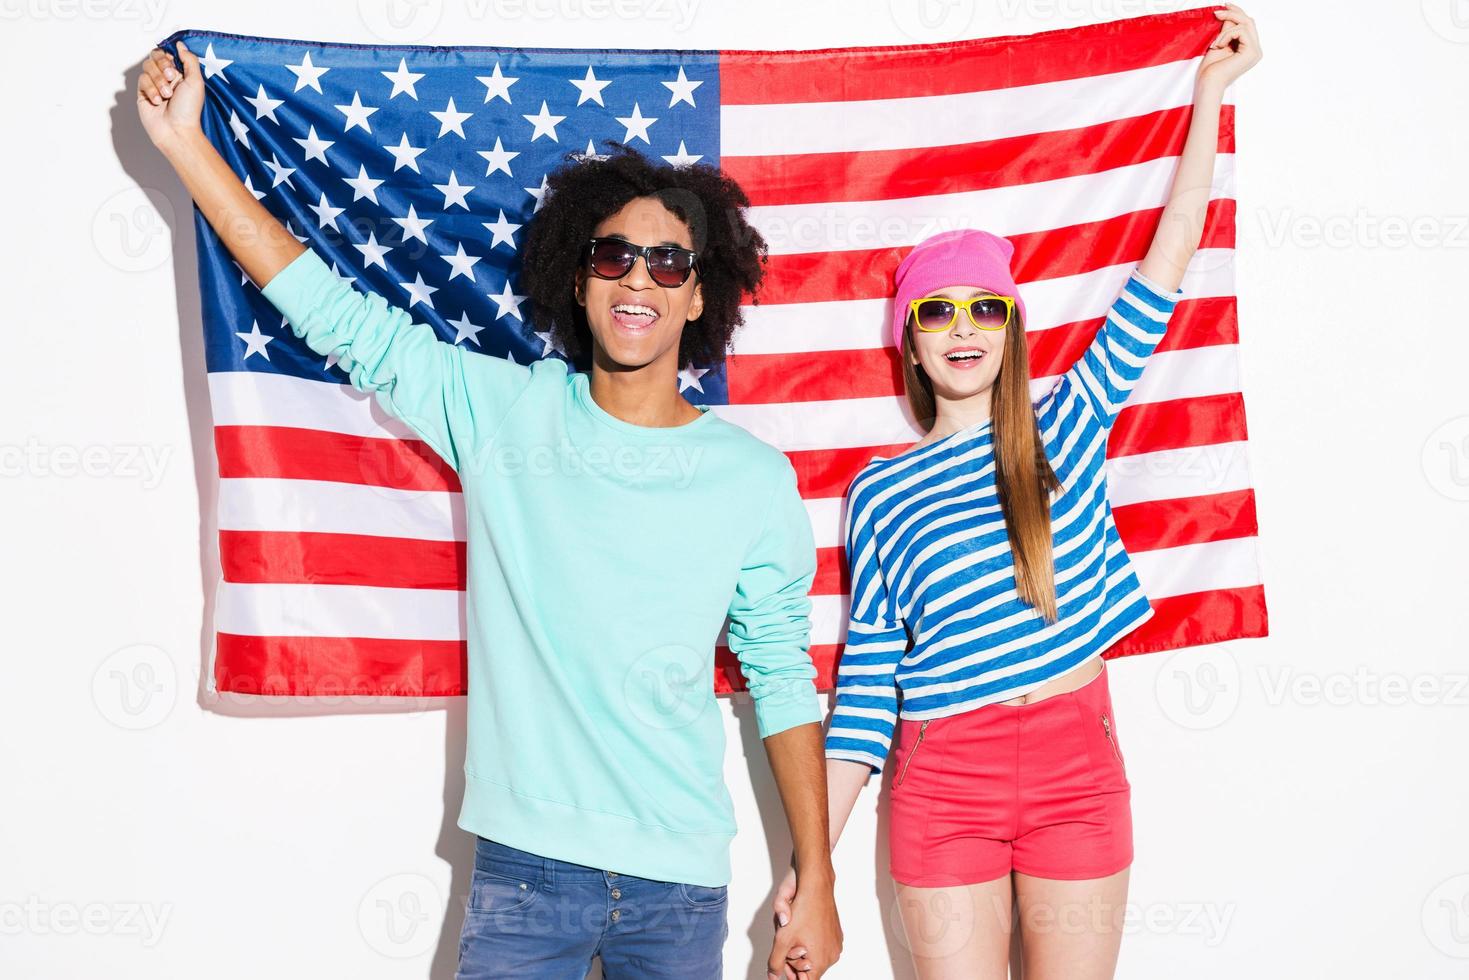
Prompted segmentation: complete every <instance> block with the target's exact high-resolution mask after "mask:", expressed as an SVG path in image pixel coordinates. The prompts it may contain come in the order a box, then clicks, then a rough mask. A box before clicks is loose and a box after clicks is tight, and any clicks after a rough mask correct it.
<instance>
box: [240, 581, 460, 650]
mask: <svg viewBox="0 0 1469 980" xmlns="http://www.w3.org/2000/svg"><path fill="white" fill-rule="evenodd" d="M217 596H218V603H217V606H216V612H215V625H216V628H217V629H218V630H219V631H220V632H221V633H238V634H240V635H242V636H357V637H364V638H372V639H387V640H460V639H463V638H464V626H463V622H464V593H463V592H460V591H457V590H452V589H383V588H374V587H371V586H362V585H279V584H242V583H238V582H221V583H220V586H219V592H218V593H217Z"/></svg>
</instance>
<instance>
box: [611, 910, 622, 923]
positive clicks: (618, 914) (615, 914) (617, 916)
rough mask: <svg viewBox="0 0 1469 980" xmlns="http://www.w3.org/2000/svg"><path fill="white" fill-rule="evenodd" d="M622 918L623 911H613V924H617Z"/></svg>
mask: <svg viewBox="0 0 1469 980" xmlns="http://www.w3.org/2000/svg"><path fill="white" fill-rule="evenodd" d="M620 918H622V909H613V910H612V921H613V922H616V921H617V920H618V919H620Z"/></svg>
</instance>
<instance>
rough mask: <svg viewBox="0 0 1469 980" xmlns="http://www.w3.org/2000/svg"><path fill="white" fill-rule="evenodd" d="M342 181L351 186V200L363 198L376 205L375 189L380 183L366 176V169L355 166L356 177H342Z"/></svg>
mask: <svg viewBox="0 0 1469 980" xmlns="http://www.w3.org/2000/svg"><path fill="white" fill-rule="evenodd" d="M342 180H343V181H345V182H346V183H347V184H349V185H351V187H352V200H354V201H356V200H360V199H361V198H364V197H365V198H367V199H368V200H369V201H371V202H372V203H373V204H376V203H377V188H378V185H379V184H381V183H382V181H381V180H374V179H373V178H371V177H369V176H367V168H366V167H365V166H363V165H362V164H360V163H359V164H358V165H357V176H356V177H343V178H342Z"/></svg>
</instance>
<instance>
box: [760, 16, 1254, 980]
mask: <svg viewBox="0 0 1469 980" xmlns="http://www.w3.org/2000/svg"><path fill="white" fill-rule="evenodd" d="M1216 14H1217V15H1218V17H1219V19H1220V21H1221V22H1222V24H1221V29H1220V32H1219V34H1218V36H1217V38H1216V39H1215V40H1214V41H1213V42H1212V44H1211V47H1210V48H1209V50H1208V52H1207V53H1206V54H1205V56H1204V58H1203V61H1202V64H1201V66H1200V69H1199V73H1198V77H1197V81H1196V86H1195V102H1194V112H1193V119H1192V123H1191V125H1190V129H1189V133H1188V136H1187V139H1186V143H1185V147H1184V150H1183V154H1182V158H1181V159H1180V161H1179V165H1178V170H1177V173H1176V176H1175V178H1174V184H1173V189H1172V192H1171V194H1170V199H1169V201H1168V204H1167V206H1166V208H1165V210H1164V212H1163V215H1162V219H1161V222H1160V224H1159V226H1158V231H1157V234H1156V237H1155V238H1154V240H1153V242H1152V244H1151V246H1150V248H1149V249H1148V251H1147V254H1146V256H1145V257H1144V259H1143V260H1142V263H1141V264H1140V265H1139V266H1138V267H1137V268H1136V269H1134V270H1132V272H1131V274H1130V275H1129V276H1128V278H1127V281H1126V283H1125V284H1124V286H1123V289H1122V292H1121V294H1120V295H1119V296H1118V297H1117V300H1116V302H1115V303H1114V304H1113V306H1112V308H1111V310H1110V311H1109V312H1108V314H1107V316H1106V319H1105V322H1104V325H1103V326H1102V328H1101V329H1100V331H1099V332H1098V334H1097V336H1096V339H1095V340H1094V341H1093V342H1092V344H1091V345H1090V347H1089V348H1088V349H1087V350H1086V351H1085V353H1084V354H1083V356H1082V357H1081V358H1080V359H1079V360H1078V362H1077V363H1076V365H1075V366H1074V367H1072V368H1071V369H1070V370H1069V371H1067V372H1066V373H1065V375H1064V376H1063V377H1062V378H1061V379H1060V380H1059V381H1058V383H1057V384H1056V385H1055V387H1054V388H1053V389H1052V390H1051V391H1050V392H1049V393H1048V394H1047V395H1046V396H1045V397H1044V398H1042V399H1041V401H1040V402H1039V403H1037V404H1032V402H1031V399H1030V393H1029V385H1030V376H1029V371H1028V363H1027V351H1026V341H1025V305H1024V303H1023V302H1022V301H1021V299H1020V294H1019V292H1018V291H1017V290H1016V287H1015V282H1014V280H1013V278H1012V276H1011V271H1010V256H1011V252H1012V251H1013V248H1012V246H1011V244H1010V243H1009V242H1008V241H1006V240H1005V239H1002V238H997V237H995V236H993V235H990V234H987V233H985V232H982V231H974V230H963V231H955V232H946V233H944V234H940V235H937V236H934V237H933V238H930V239H928V240H926V241H924V242H922V243H920V244H919V245H918V246H917V247H916V248H914V249H913V250H912V252H911V253H910V254H909V255H908V256H907V257H906V258H905V259H904V261H903V262H902V264H901V265H900V266H899V267H898V271H897V277H896V279H897V295H896V300H895V304H894V316H893V339H894V343H895V344H896V345H897V346H898V348H899V350H900V351H901V356H902V362H903V367H904V371H905V387H906V392H907V396H908V401H909V404H910V406H911V407H912V409H913V414H914V416H915V417H916V418H917V419H920V420H931V427H930V429H929V431H928V433H927V435H925V436H924V437H923V438H922V439H921V440H919V441H918V442H917V443H916V444H915V445H914V446H912V447H910V448H909V449H908V450H906V451H905V452H903V453H901V454H899V455H897V456H894V457H892V458H882V457H878V458H876V459H874V460H873V461H872V462H871V463H869V464H868V465H867V466H866V467H865V468H864V469H863V470H862V471H861V472H860V473H859V474H858V475H857V477H856V478H855V480H854V481H853V483H852V486H851V489H850V491H849V495H848V500H847V516H846V552H847V560H848V563H849V567H850V570H851V594H852V604H851V612H850V622H849V627H848V633H847V646H846V650H845V652H844V654H843V657H842V661H841V665H840V668H839V673H838V690H837V699H836V708H835V710H834V712H833V714H832V718H831V724H830V728H829V730H828V733H827V739H826V755H827V757H828V763H827V782H828V797H829V800H830V806H831V814H830V819H831V839H832V842H833V845H835V842H836V841H837V839H838V838H839V837H840V835H841V832H842V828H843V826H844V825H845V823H846V820H847V817H848V816H849V814H850V813H851V810H852V807H853V805H854V804H855V802H856V799H857V797H858V795H859V794H860V792H861V790H862V788H863V786H864V785H865V784H866V783H867V782H868V780H869V776H870V774H871V773H873V772H881V771H882V770H883V768H884V766H885V763H886V762H887V761H888V759H889V748H890V746H891V744H892V742H893V740H894V734H895V731H894V728H895V726H896V728H897V731H896V746H893V747H892V754H891V762H892V768H893V769H894V770H895V773H894V777H893V785H892V792H891V814H890V820H889V824H888V826H889V846H890V858H891V871H892V875H893V878H894V880H895V882H896V883H897V891H898V899H899V904H900V908H901V911H902V915H903V921H904V925H905V930H906V933H907V939H908V944H909V947H910V950H911V952H912V955H913V960H914V965H915V968H916V970H917V972H918V975H919V976H920V977H922V978H924V980H948V978H955V980H958V978H963V980H974V978H994V980H999V978H1004V977H1005V976H1006V975H1007V970H1008V961H1009V949H1010V931H1011V923H1012V919H1013V912H1014V909H1015V908H1016V907H1017V906H1018V910H1019V913H1020V915H1019V921H1020V925H1021V930H1022V937H1021V938H1022V947H1023V955H1024V959H1025V977H1026V980H1103V978H1109V977H1111V976H1112V975H1113V972H1114V969H1115V966H1116V962H1117V954H1118V947H1119V943H1120V940H1121V930H1120V927H1121V913H1122V911H1123V905H1124V902H1125V900H1126V896H1127V876H1128V867H1129V866H1130V864H1131V862H1132V827H1131V813H1130V786H1129V783H1128V781H1127V776H1126V772H1125V770H1124V765H1123V755H1122V750H1121V748H1120V744H1119V741H1118V730H1117V729H1118V726H1117V724H1116V720H1115V717H1114V715H1113V713H1112V707H1111V702H1110V697H1109V693H1108V687H1107V675H1106V672H1105V670H1104V669H1103V663H1102V659H1101V653H1102V651H1103V650H1105V649H1106V648H1107V647H1108V646H1109V645H1110V644H1112V643H1113V642H1115V641H1116V640H1117V639H1119V638H1120V637H1122V636H1123V635H1125V634H1126V633H1127V632H1129V631H1130V630H1132V629H1134V628H1135V627H1137V626H1138V625H1139V624H1140V623H1142V622H1143V621H1145V620H1146V619H1147V618H1148V617H1149V616H1150V615H1151V614H1152V610H1151V608H1150V606H1149V604H1148V601H1147V599H1146V597H1145V596H1144V595H1143V594H1142V591H1141V589H1140V587H1139V583H1138V580H1137V577H1136V576H1135V574H1134V573H1133V571H1132V568H1131V565H1130V563H1129V561H1128V557H1127V554H1126V552H1125V551H1124V550H1123V548H1122V544H1121V541H1120V539H1119V538H1118V536H1117V530H1116V527H1115V526H1114V524H1113V521H1112V514H1111V510H1110V508H1109V506H1108V503H1107V484H1106V478H1105V469H1104V453H1105V448H1106V443H1107V435H1108V432H1109V431H1110V428H1111V426H1112V423H1113V420H1114V419H1115V418H1116V416H1117V413H1118V411H1119V410H1120V409H1121V407H1122V405H1123V403H1124V402H1125V401H1126V399H1127V395H1128V393H1129V391H1130V390H1131V388H1132V387H1133V385H1134V383H1135V382H1136V381H1137V379H1138V378H1139V376H1140V375H1141V374H1142V371H1143V367H1144V364H1145V363H1146V361H1147V359H1148V357H1149V355H1150V354H1151V353H1152V351H1153V349H1154V348H1155V347H1156V346H1157V344H1158V343H1159V341H1160V340H1161V339H1162V338H1163V335H1164V331H1165V329H1166V326H1167V323H1168V320H1169V317H1170V314H1171V313H1172V311H1173V308H1174V305H1175V303H1176V302H1177V301H1178V298H1179V296H1180V295H1181V294H1182V291H1181V290H1180V289H1179V284H1180V283H1181V282H1182V280H1183V276H1184V270H1185V269H1186V268H1187V266H1188V264H1189V259H1190V257H1191V256H1192V255H1193V254H1194V252H1195V251H1196V250H1197V248H1198V245H1199V241H1200V238H1201V235H1202V231H1203V223H1204V216H1205V209H1206V207H1207V204H1208V199H1209V186H1210V183H1211V176H1212V173H1213V168H1214V157H1215V148H1216V145H1217V140H1218V131H1219V114H1220V102H1221V99H1222V97H1223V93H1224V89H1225V87H1226V86H1227V85H1229V83H1230V82H1232V81H1234V80H1235V79H1236V78H1238V77H1239V76H1240V75H1241V74H1242V73H1243V72H1244V71H1245V70H1247V69H1248V68H1250V67H1251V66H1252V65H1254V64H1255V62H1256V61H1257V60H1258V59H1259V57H1260V46H1259V40H1258V38H1257V35H1256V31H1255V26H1254V23H1253V22H1252V21H1251V20H1250V18H1249V17H1247V16H1246V15H1245V14H1244V12H1243V11H1241V10H1240V9H1239V8H1238V7H1234V6H1231V7H1229V8H1228V9H1227V10H1221V11H1216ZM900 692H901V702H900V700H899V697H900ZM795 880H796V877H795V874H794V873H793V874H792V875H791V876H789V877H788V878H787V881H786V882H785V884H784V885H783V886H782V888H781V889H780V890H779V891H778V894H777V912H781V911H783V909H784V904H783V902H784V898H785V896H786V895H787V894H788V893H789V889H790V888H792V887H793V885H794V883H795ZM1012 902H1013V903H1014V904H1012ZM793 973H794V971H788V975H792V974H793Z"/></svg>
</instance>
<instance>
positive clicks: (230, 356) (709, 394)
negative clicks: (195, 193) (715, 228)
mask: <svg viewBox="0 0 1469 980" xmlns="http://www.w3.org/2000/svg"><path fill="white" fill-rule="evenodd" d="M179 38H182V39H183V41H184V42H185V43H186V44H188V45H189V50H191V51H194V52H196V53H200V61H201V63H202V65H203V68H204V73H205V80H206V90H207V93H208V95H207V104H206V106H205V112H204V127H205V133H206V135H207V136H208V137H209V139H210V141H211V142H213V143H214V145H215V146H217V147H219V148H220V149H221V151H222V152H223V154H224V157H225V159H226V160H227V161H228V162H229V164H230V166H231V167H232V168H233V169H234V171H235V172H236V173H237V174H238V175H239V176H240V178H241V179H242V180H244V181H245V182H246V186H247V187H249V188H250V190H251V192H252V193H253V194H254V195H255V197H256V198H257V199H259V200H260V201H261V202H262V203H263V204H264V205H265V206H266V207H267V208H269V209H270V211H271V212H272V213H273V214H275V215H276V217H278V218H280V219H281V220H282V221H283V222H285V223H286V225H287V227H288V228H290V230H291V232H292V234H294V235H295V236H296V237H297V238H298V239H300V241H302V242H303V243H305V244H308V245H309V246H310V247H311V248H312V249H314V250H315V251H316V252H317V253H318V254H320V255H321V256H322V257H323V259H325V260H326V261H327V262H329V263H331V264H333V266H334V268H335V270H336V271H337V273H338V274H339V275H340V276H342V278H343V279H345V280H347V281H348V282H352V283H354V284H355V285H356V286H357V287H358V288H361V289H364V290H368V291H371V292H375V293H379V294H381V295H382V296H384V297H386V298H387V299H388V301H389V302H391V303H393V304H394V305H396V306H401V307H403V308H404V309H406V310H408V311H409V312H410V313H411V314H412V316H413V317H414V319H415V320H417V321H419V322H422V323H427V324H430V325H431V326H432V327H433V329H434V331H435V332H436V333H437V334H438V335H439V337H441V338H442V339H444V340H445V341H448V342H450V343H455V344H459V345H461V346H463V347H466V348H469V349H471V350H476V351H480V352H483V353H486V354H491V355H494V356H498V357H510V358H512V359H514V360H516V361H518V362H520V363H522V364H524V363H526V362H528V361H530V360H534V359H537V358H541V357H547V356H564V354H563V352H561V351H560V350H558V349H557V348H556V347H555V346H554V344H552V342H551V339H550V337H549V335H548V334H547V333H545V332H544V331H537V330H536V328H535V311H534V310H533V309H532V308H531V304H530V302H529V301H528V300H526V299H525V297H524V296H523V294H521V293H520V291H519V288H520V281H519V272H520V261H519V249H520V244H521V242H522V240H523V237H524V234H525V228H526V225H527V223H528V222H529V221H530V220H531V219H532V218H533V216H534V215H535V212H536V211H537V210H538V209H539V208H540V204H541V200H542V197H543V195H544V193H545V189H546V175H547V173H548V172H550V171H551V170H553V169H555V168H556V167H557V166H560V165H561V164H563V163H564V162H565V161H566V158H567V156H568V155H570V154H596V153H598V152H599V147H600V149H601V150H603V151H605V149H606V147H605V145H603V143H604V141H606V140H616V141H619V142H623V143H626V144H628V145H629V146H631V147H633V148H634V149H637V150H638V151H640V152H642V153H644V154H645V155H648V156H650V157H652V158H654V159H658V158H662V159H663V160H666V161H667V162H669V163H672V164H675V165H678V164H684V163H694V162H702V163H708V164H712V165H715V166H717V165H718V164H719V108H718V107H719V73H718V58H717V54H716V53H715V52H708V53H703V54H701V53H697V52H687V51H666V52H660V51H647V52H630V51H615V52H609V51H577V50H572V49H508V48H489V47H480V48H466V47H455V48H452V49H450V48H436V47H420V48H414V47H403V46H399V47H396V48H393V49H391V50H385V49H381V48H372V47H355V46H349V45H340V44H334V45H329V46H328V45H313V44H311V43H309V42H301V41H290V40H268V41H262V40H261V39H257V38H249V39H244V38H242V39H241V40H242V41H243V42H245V43H246V44H247V45H248V52H249V54H248V58H240V59H238V60H236V59H234V58H232V57H231V55H232V53H233V52H232V50H231V47H230V40H231V38H230V35H221V34H218V33H214V32H210V33H209V35H208V36H207V37H199V38H197V39H196V37H195V35H192V34H190V33H187V32H185V33H182V34H179V35H175V36H174V37H172V38H170V39H169V40H168V41H165V42H163V44H162V45H161V46H163V47H164V48H165V50H169V51H170V52H174V51H175V50H176V49H175V47H174V42H175V41H176V40H178V39H179ZM614 59H615V60H614ZM195 227H196V229H197V231H198V235H199V241H200V249H199V251H200V266H201V268H200V278H201V284H202V286H203V290H202V292H203V295H204V297H205V304H204V311H203V312H204V329H205V356H206V363H207V367H208V370H209V371H210V372H211V373H213V372H218V371H241V370H244V371H260V372H274V373H281V374H289V375H294V376H296V377H300V378H307V379H314V380H325V381H333V382H337V383H341V382H344V381H345V378H346V376H345V374H344V373H343V372H341V371H339V370H338V369H337V368H336V367H335V366H334V365H332V364H331V363H328V362H324V361H323V359H322V358H321V357H320V356H319V355H318V354H316V353H315V352H314V351H312V350H310V349H309V348H308V347H307V346H306V345H305V344H304V343H303V342H302V341H300V340H299V339H297V338H296V337H295V336H294V335H293V334H292V333H291V331H290V328H289V327H287V326H286V325H285V324H283V323H282V322H281V317H280V314H279V313H278V312H276V310H275V308H274V307H272V306H271V305H270V303H268V302H267V301H266V300H265V299H264V298H263V297H262V296H261V295H260V291H259V290H258V289H256V288H255V286H254V285H253V284H251V283H250V282H249V280H248V279H247V278H246V277H245V276H244V275H243V273H242V272H241V270H240V268H239V266H238V265H236V264H235V262H234V260H233V259H232V258H231V257H230V255H229V253H228V251H227V250H226V249H225V248H224V246H223V245H222V244H221V242H220V241H219V238H218V236H216V235H215V233H214V231H213V230H212V229H211V228H210V227H209V225H208V223H207V222H206V221H204V219H203V216H202V215H200V214H199V213H198V212H197V210H196V212H195ZM701 367H703V366H701ZM679 387H680V388H681V389H682V390H683V393H684V395H685V397H687V398H688V399H689V400H690V401H693V402H696V403H702V404H722V403H723V402H725V401H726V400H727V387H726V384H725V381H724V371H723V366H722V365H715V366H708V369H707V370H701V369H699V368H695V369H690V370H686V371H684V372H682V373H681V375H680V379H679Z"/></svg>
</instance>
